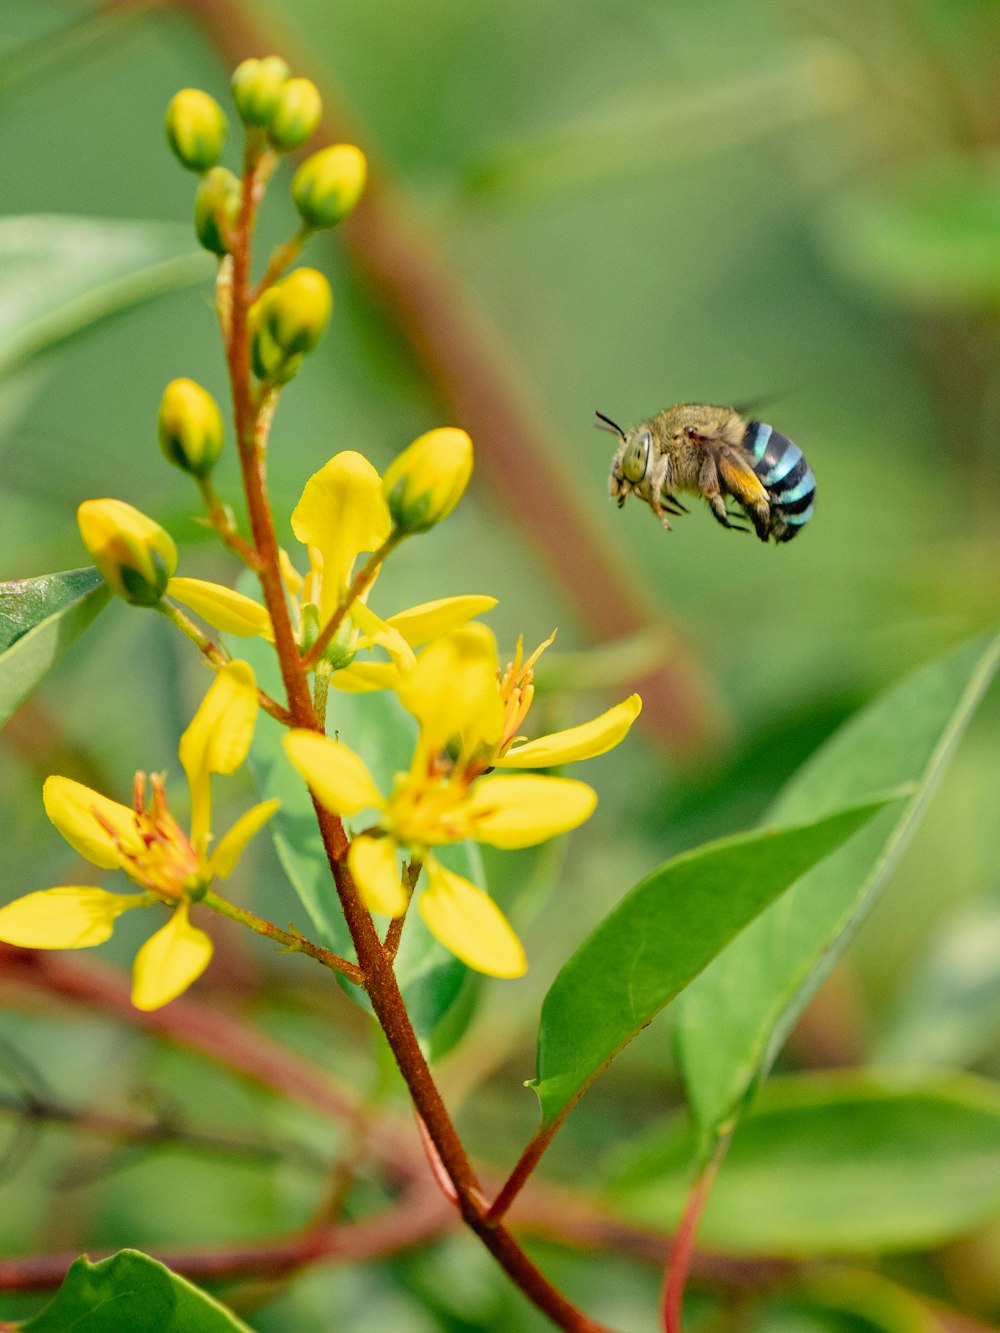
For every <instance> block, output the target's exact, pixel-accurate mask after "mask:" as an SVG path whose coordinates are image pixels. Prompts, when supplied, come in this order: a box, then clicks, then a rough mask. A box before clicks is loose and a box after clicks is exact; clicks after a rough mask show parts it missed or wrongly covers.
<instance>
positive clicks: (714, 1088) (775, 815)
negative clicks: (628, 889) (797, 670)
mask: <svg viewBox="0 0 1000 1333" xmlns="http://www.w3.org/2000/svg"><path fill="white" fill-rule="evenodd" d="M998 659H1000V636H997V635H996V634H989V635H983V636H981V637H979V638H977V639H974V640H973V641H972V642H971V643H967V644H964V645H963V646H962V647H961V648H960V649H958V650H957V651H956V652H953V653H952V654H951V655H949V656H948V657H945V658H943V659H942V660H940V661H937V662H933V663H931V664H930V665H929V666H925V667H923V668H922V669H921V670H919V671H917V672H916V673H915V674H914V675H912V676H910V677H909V678H908V679H906V680H905V681H903V682H902V684H900V685H897V686H896V687H895V688H894V689H892V690H890V691H889V692H888V693H887V694H885V695H883V696H881V697H880V698H879V699H876V700H875V701H874V703H872V704H870V705H869V707H868V708H866V709H864V710H863V711H862V712H861V713H860V714H858V716H857V717H855V718H853V719H852V720H851V721H850V722H848V723H847V724H846V725H845V726H844V727H842V728H841V729H840V730H839V731H838V732H837V733H836V734H835V735H834V736H833V737H832V738H831V740H830V741H829V742H828V743H827V744H826V745H825V746H823V747H822V749H821V750H820V751H819V752H818V754H817V755H816V756H814V758H813V759H812V760H811V761H810V762H809V763H808V764H807V765H806V766H805V768H803V769H802V770H801V772H800V773H799V774H798V775H797V776H796V777H795V778H793V779H792V781H791V783H790V784H789V785H788V787H787V788H786V789H785V791H784V793H783V795H782V796H781V797H780V798H779V800H778V802H777V804H776V806H775V807H774V809H773V810H772V811H771V813H770V820H771V821H772V822H774V823H786V822H791V821H793V820H803V819H809V818H812V819H817V818H819V817H820V816H822V815H823V814H826V813H827V812H829V811H830V810H831V809H836V808H837V807H839V806H841V805H844V804H845V803H846V802H848V801H850V800H852V799H855V800H856V799H858V798H859V797H860V796H861V795H863V794H864V793H865V792H870V791H873V790H878V789H879V788H885V787H890V786H894V785H897V784H903V783H908V782H912V783H916V784H917V785H916V790H915V792H914V795H913V797H912V799H911V800H910V801H908V802H907V804H906V805H905V807H903V808H902V809H900V808H899V807H893V808H892V809H888V810H884V811H883V812H882V813H881V814H879V815H878V816H877V817H876V818H875V819H873V820H872V822H871V823H870V824H869V825H868V827H867V828H865V829H864V830H862V832H860V833H859V834H858V835H857V836H856V837H855V838H853V839H852V840H851V842H850V843H849V844H848V845H847V846H846V847H844V848H842V849H841V850H840V851H839V852H837V853H836V854H835V855H834V856H831V857H830V858H829V859H828V860H827V861H825V862H824V863H823V865H821V866H817V867H816V868H815V869H814V870H810V871H809V873H808V874H806V875H805V876H804V877H803V878H802V880H801V881H800V882H799V883H798V884H796V885H795V888H794V889H793V890H792V892H791V893H789V894H788V895H786V896H785V897H784V898H783V899H782V900H781V902H780V903H776V904H775V906H774V907H772V908H769V910H768V911H766V912H765V913H763V914H762V915H761V917H760V918H759V919H758V920H757V921H755V922H754V923H753V924H752V925H751V926H750V927H749V928H748V929H747V930H746V931H744V933H743V934H742V935H741V936H740V937H739V938H738V939H736V940H734V941H733V943H732V944H731V945H730V946H729V947H728V948H727V949H726V950H725V952H724V953H722V954H721V955H720V957H718V958H717V959H716V960H715V961H714V962H713V963H712V965H711V966H710V967H709V968H708V969H707V970H706V972H705V974H704V975H703V976H701V977H699V978H698V980H697V981H696V982H695V984H694V985H693V986H691V987H690V989H689V990H688V991H687V993H686V994H685V995H684V996H683V998H682V999H681V1001H680V1004H679V1006H678V1011H679V1012H678V1026H677V1040H678V1053H679V1057H680V1062H681V1068H682V1071H683V1075H684V1080H685V1083H686V1085H687V1090H688V1096H689V1099H690V1102H691V1105H692V1108H693V1110H694V1113H695V1116H696V1118H697V1119H698V1121H699V1122H700V1124H701V1125H702V1127H703V1128H704V1130H705V1131H706V1134H707V1135H711V1134H712V1133H713V1132H717V1131H719V1130H720V1129H721V1128H722V1127H724V1126H725V1125H726V1123H727V1122H728V1121H729V1120H730V1118H731V1117H732V1116H733V1115H734V1114H736V1112H737V1111H738V1109H739V1107H740V1105H741V1104H742V1102H743V1101H744V1099H745V1098H746V1097H748V1096H749V1095H750V1094H751V1093H752V1092H753V1090H754V1089H755V1087H756V1085H757V1083H758V1082H759V1081H760V1080H761V1079H762V1078H763V1077H764V1075H765V1074H766V1072H767V1070H768V1069H769V1068H770V1065H771V1064H772V1062H773V1060H774V1058H775V1056H776V1054H777V1052H778V1050H779V1049H780V1047H781V1044H782V1042H783V1041H784V1039H785V1037H786V1035H787V1033H788V1031H789V1029H790V1028H791V1026H792V1024H793V1023H794V1022H795V1020H796V1019H797V1018H798V1016H799V1014H800V1013H801V1012H802V1009H803V1007H804V1006H805V1004H806V1002H807V1001H808V999H809V998H810V996H811V995H812V994H813V992H814V991H815V990H816V988H817V986H818V985H819V983H820V981H821V980H822V978H823V977H824V976H825V975H826V972H827V971H828V970H829V968H830V967H831V966H832V965H833V963H834V961H835V960H836V958H837V957H839V955H840V954H841V953H842V952H843V950H844V949H845V948H846V946H847V943H848V941H849V940H850V938H851V935H852V934H853V932H854V931H855V930H856V929H857V927H858V925H859V924H860V922H861V920H862V919H863V918H864V916H865V915H866V914H867V912H868V911H869V910H870V909H871V906H872V904H873V903H874V901H875V898H876V896H877V894H878V892H879V891H880V889H881V888H882V885H883V884H884V882H885V880H886V879H887V877H888V875H889V873H890V871H891V870H892V867H893V866H894V865H895V863H896V860H897V859H898V857H899V855H900V854H901V852H902V850H903V848H904V846H905V844H906V841H907V839H908V838H909V836H910V834H911V833H912V831H913V829H914V828H915V826H916V824H917V822H918V820H919V818H920V816H921V814H922V812H923V809H924V806H925V805H926V803H927V801H928V800H929V798H930V796H931V794H932V792H933V790H934V788H935V786H936V784H937V782H938V780H939V778H940V777H941V774H942V772H943V771H944V768H945V766H946V764H947V762H948V760H949V759H950V757H951V754H952V752H953V751H954V749H955V746H956V745H957V744H958V740H959V738H960V736H961V734H962V732H963V730H964V728H965V726H966V724H967V723H968V721H969V718H970V717H971V716H972V713H973V712H974V710H975V707H976V705H977V703H978V702H979V699H980V698H981V697H982V694H983V691H984V690H985V689H986V686H987V685H988V684H989V682H990V680H991V678H992V676H993V674H994V672H995V671H996V668H997V662H998ZM737 997H738V1002H737Z"/></svg>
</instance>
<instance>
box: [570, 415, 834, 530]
mask: <svg viewBox="0 0 1000 1333" xmlns="http://www.w3.org/2000/svg"><path fill="white" fill-rule="evenodd" d="M596 416H597V418H598V425H599V426H600V427H601V429H602V430H610V431H613V432H614V433H615V434H616V435H618V436H619V437H620V441H621V442H620V444H619V445H618V449H617V450H616V452H615V456H614V459H613V461H612V463H611V477H610V479H609V490H610V492H611V495H612V497H613V498H614V499H616V500H617V501H618V506H619V508H621V506H622V505H623V504H624V503H625V501H626V499H627V498H628V496H629V495H635V496H638V498H639V499H640V500H645V501H646V503H647V504H648V505H649V507H650V509H652V511H653V513H654V514H655V515H656V517H657V518H658V519H659V520H660V522H661V523H662V524H663V526H664V527H665V528H669V527H670V518H668V515H670V516H672V517H676V516H677V515H678V514H686V513H688V512H689V510H688V509H687V508H686V507H685V506H684V505H683V504H682V503H681V501H680V500H679V499H678V496H677V492H678V491H687V492H690V493H692V494H694V495H700V496H702V497H704V499H705V500H707V501H708V507H709V509H710V510H711V512H712V515H713V516H714V518H715V519H716V520H717V521H718V522H719V523H721V524H722V526H723V527H724V528H731V529H733V530H734V531H737V532H749V530H750V529H749V528H747V527H745V526H744V525H743V524H742V523H738V522H733V520H734V519H740V518H744V517H745V518H747V519H749V520H750V522H751V523H752V524H753V528H754V531H755V532H756V533H757V536H758V537H759V538H760V539H761V541H762V542H766V541H767V539H768V538H769V537H770V538H771V539H772V540H773V541H775V542H787V541H791V539H792V538H793V537H794V536H795V535H796V534H797V533H798V532H799V530H800V529H801V528H802V526H803V525H804V524H805V523H808V521H809V519H810V518H811V517H812V512H813V501H814V500H815V497H816V479H815V477H814V476H813V474H812V469H811V468H810V466H809V464H808V463H807V462H806V460H805V457H804V456H803V453H802V450H801V449H800V448H799V446H798V445H797V444H793V443H792V441H791V440H790V439H789V438H788V436H787V435H782V434H781V433H780V432H779V431H776V430H775V429H774V428H773V427H771V426H768V425H766V424H765V423H764V422H763V421H748V420H746V419H745V418H744V417H742V416H741V415H740V413H739V412H737V410H736V409H735V408H734V407H708V406H706V405H704V404H701V403H678V404H677V405H676V406H675V407H667V408H664V410H663V411H662V412H660V413H659V415H657V416H655V417H653V418H652V419H651V420H650V421H640V422H639V424H638V425H637V426H630V427H629V429H628V430H627V431H626V430H622V428H621V426H619V425H618V424H617V422H614V421H612V420H611V418H610V417H606V416H605V415H604V413H603V412H598V413H596ZM727 499H732V500H733V501H734V502H735V503H736V504H737V505H738V506H739V511H738V512H736V513H732V512H730V510H729V508H728V505H727Z"/></svg>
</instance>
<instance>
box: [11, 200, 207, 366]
mask: <svg viewBox="0 0 1000 1333" xmlns="http://www.w3.org/2000/svg"><path fill="white" fill-rule="evenodd" d="M211 276H212V260H211V259H210V258H209V256H208V255H207V254H206V253H205V252H204V251H201V250H196V249H195V248H194V242H193V238H192V236H191V233H190V231H189V230H188V229H187V228H186V227H178V226H173V225H170V224H167V223H162V222H123V221H121V220H119V219H116V218H80V217H53V216H30V217H8V218H2V219H0V286H2V288H3V293H4V300H3V305H2V307H0V378H3V377H4V376H6V375H9V374H10V373H11V372H12V371H14V370H17V369H18V368H19V367H21V366H23V365H24V364H25V362H27V361H29V360H31V358H32V357H36V356H39V355H40V354H41V353H43V352H47V351H49V350H51V349H52V348H53V347H56V346H58V345H59V344H60V343H64V342H67V341H68V340H69V339H71V338H73V337H74V336H75V335H77V334H79V333H81V332H82V331H83V330H85V329H87V328H89V327H90V326H91V325H93V324H96V323H98V322H99V321H101V320H103V319H107V318H108V317H109V316H111V315H116V314H118V313H120V312H121V311H123V310H127V309H128V308H129V307H131V306H136V305H141V304H143V303H144V302H146V301H150V300H152V299H153V298H154V297H157V296H161V295H163V294H164V293H165V292H169V291H173V290H175V289H176V288H178V287H187V286H190V285H192V284H194V283H198V282H207V281H209V280H210V278H211Z"/></svg>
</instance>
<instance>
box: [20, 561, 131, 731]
mask: <svg viewBox="0 0 1000 1333" xmlns="http://www.w3.org/2000/svg"><path fill="white" fill-rule="evenodd" d="M110 596H111V594H110V592H109V591H108V587H107V584H106V583H105V582H104V580H103V579H102V578H101V576H100V574H98V572H97V570H96V569H68V570H66V571H64V572H63V573H62V574H43V575H42V576H41V577H40V578H37V579H14V580H12V581H11V582H10V583H0V724H2V723H3V722H6V720H7V719H8V718H9V717H10V715H11V714H12V713H13V712H14V710H15V709H16V708H18V707H19V706H20V705H21V704H22V703H23V702H24V700H25V699H26V698H27V697H28V695H29V694H30V693H31V691H32V690H33V689H35V688H36V686H37V685H38V684H39V682H40V681H41V680H42V678H43V677H44V676H45V675H46V673H47V672H48V671H50V670H51V669H52V667H53V666H55V664H56V662H58V660H59V659H60V657H62V655H63V653H65V652H66V650H67V648H69V647H70V645H71V644H72V643H73V641H74V639H76V638H77V637H78V636H79V635H81V634H82V633H83V631H84V630H85V629H86V628H87V626H88V625H89V624H90V622H91V621H92V620H93V619H94V617H95V616H96V615H97V613H98V612H99V611H101V610H103V608H104V607H105V606H106V605H107V603H108V599H109V598H110Z"/></svg>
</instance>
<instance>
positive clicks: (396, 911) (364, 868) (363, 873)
mask: <svg viewBox="0 0 1000 1333" xmlns="http://www.w3.org/2000/svg"><path fill="white" fill-rule="evenodd" d="M347 865H348V868H349V870H350V872H351V875H352V876H353V877H354V882H355V884H357V886H358V890H359V892H360V894H361V897H362V898H363V899H364V903H365V906H366V907H367V908H368V910H369V911H370V912H382V913H384V914H385V915H386V916H402V915H403V913H404V912H405V911H406V908H407V904H408V903H409V901H410V899H409V895H408V894H407V892H406V890H405V889H404V888H403V882H402V874H401V872H400V868H399V858H398V856H397V851H396V844H395V842H393V840H392V838H366V837H358V838H355V839H354V840H353V841H352V843H351V847H350V850H349V851H348V853H347Z"/></svg>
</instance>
